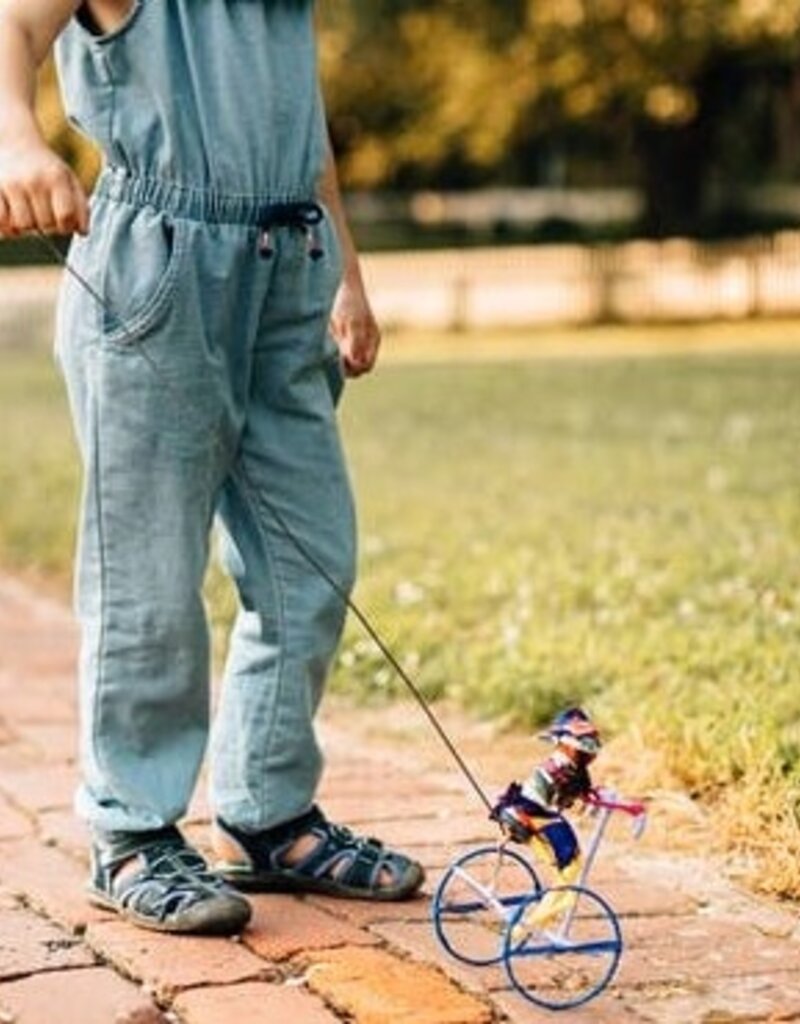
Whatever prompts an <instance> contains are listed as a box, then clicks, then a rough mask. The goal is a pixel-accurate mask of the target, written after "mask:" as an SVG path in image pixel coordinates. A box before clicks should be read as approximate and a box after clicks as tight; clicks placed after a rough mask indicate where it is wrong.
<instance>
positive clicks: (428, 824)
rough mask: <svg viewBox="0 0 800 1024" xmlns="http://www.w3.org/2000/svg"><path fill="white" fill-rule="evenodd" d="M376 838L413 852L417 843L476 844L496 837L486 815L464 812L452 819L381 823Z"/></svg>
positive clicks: (405, 820)
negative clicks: (461, 815) (459, 816)
mask: <svg viewBox="0 0 800 1024" xmlns="http://www.w3.org/2000/svg"><path fill="white" fill-rule="evenodd" d="M378 839H380V840H382V841H383V842H384V843H386V844H387V845H389V846H396V847H398V848H400V849H408V850H409V851H411V852H412V853H413V849H414V847H416V846H431V845H438V844H439V843H442V844H449V845H462V844H467V843H474V844H475V845H476V846H478V845H481V844H484V843H491V842H494V841H495V840H496V839H497V830H496V829H494V828H493V827H492V824H491V822H489V821H487V820H486V816H485V815H478V814H473V815H470V814H467V813H465V814H464V816H463V817H461V818H457V819H455V820H449V819H442V818H414V817H410V816H409V817H405V818H402V819H400V820H398V821H385V822H383V823H382V824H381V827H380V834H379V835H378Z"/></svg>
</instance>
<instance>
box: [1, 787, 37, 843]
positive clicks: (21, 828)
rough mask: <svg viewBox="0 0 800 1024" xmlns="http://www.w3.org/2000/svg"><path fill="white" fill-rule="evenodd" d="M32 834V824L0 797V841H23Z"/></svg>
mask: <svg viewBox="0 0 800 1024" xmlns="http://www.w3.org/2000/svg"><path fill="white" fill-rule="evenodd" d="M32 833H33V824H32V823H31V820H30V818H27V817H26V816H25V815H24V814H23V813H22V812H21V811H19V810H17V808H16V807H13V806H12V805H11V803H10V802H9V801H8V800H7V799H6V798H5V797H4V796H0V839H23V838H25V837H26V836H30V835H32Z"/></svg>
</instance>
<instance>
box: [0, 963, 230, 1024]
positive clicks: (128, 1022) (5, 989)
mask: <svg viewBox="0 0 800 1024" xmlns="http://www.w3.org/2000/svg"><path fill="white" fill-rule="evenodd" d="M0 1009H1V1010H2V1011H3V1012H5V1013H6V1014H7V1015H8V1019H10V1020H12V1021H14V1024H17V1022H18V1024H56V1022H57V1024H166V1018H165V1017H164V1016H163V1014H162V1013H161V1012H160V1011H159V1010H158V1008H157V1007H156V1006H155V1005H154V1004H153V1003H152V1002H151V1001H150V1000H149V999H148V998H147V997H146V996H145V995H144V994H143V993H142V992H141V990H140V989H138V988H137V987H136V986H135V985H132V984H131V983H130V982H128V981H124V980H123V979H122V978H120V977H118V976H117V975H116V974H114V972H113V971H110V970H108V969H107V968H104V967H95V968H91V969H89V970H80V971H58V972H57V973H54V974H38V975H36V976H34V977H32V978H25V979H24V980H22V981H15V982H11V983H9V984H6V985H3V986H2V987H1V988H0ZM3 1019H4V1018H3V1017H0V1020H3ZM223 1019H224V1018H223Z"/></svg>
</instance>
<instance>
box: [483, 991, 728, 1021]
mask: <svg viewBox="0 0 800 1024" xmlns="http://www.w3.org/2000/svg"><path fill="white" fill-rule="evenodd" d="M492 1001H493V1003H495V1005H496V1006H498V1007H499V1009H501V1010H502V1011H503V1013H505V1014H506V1016H507V1017H508V1021H509V1024H553V1019H554V1018H556V1019H558V1020H564V1021H566V1022H567V1024H645V1022H652V1021H658V1024H667V1021H666V1018H664V1017H662V1016H661V1014H660V1012H659V1010H653V1009H652V1008H651V1011H650V1013H648V1015H647V1016H641V1015H640V1014H639V1013H637V1012H636V1010H634V1009H633V1008H632V1007H630V1006H629V1005H627V1003H625V1002H624V1001H622V1000H621V999H620V998H619V994H618V993H616V992H615V991H614V989H613V987H612V988H609V989H607V990H606V991H605V992H604V993H603V994H602V995H601V996H600V997H599V998H598V999H595V1000H593V1001H592V1002H591V1003H587V1004H586V1005H585V1006H579V1007H577V1008H576V1009H574V1010H565V1011H562V1012H561V1013H555V1012H554V1011H552V1010H545V1009H541V1008H539V1007H537V1006H535V1005H534V1004H533V1003H531V1002H529V1001H528V1000H527V999H525V998H523V996H521V995H520V994H519V992H517V991H516V990H515V989H507V990H505V991H502V992H493V993H492ZM659 1009H660V1008H659ZM711 1019H712V1018H709V1021H710V1020H711ZM700 1021H701V1018H700V1017H693V1016H691V1015H690V1016H687V1017H682V1018H677V1019H676V1020H675V1021H674V1024H700ZM720 1024H722V1022H721V1021H720ZM730 1024H733V1022H732V1021H731V1022H730Z"/></svg>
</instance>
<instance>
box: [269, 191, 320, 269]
mask: <svg viewBox="0 0 800 1024" xmlns="http://www.w3.org/2000/svg"><path fill="white" fill-rule="evenodd" d="M324 217H325V213H324V211H323V209H322V207H321V206H320V205H319V203H313V202H304V203H269V204H268V205H267V206H265V207H264V208H263V209H262V210H261V213H260V215H259V218H258V225H259V229H260V230H259V236H258V254H259V256H260V257H261V258H262V259H264V260H270V259H272V257H273V256H274V255H275V247H274V246H273V244H272V231H273V228H298V229H300V230H301V231H305V233H306V239H307V241H308V255H309V257H310V258H311V259H312V260H319V259H321V258H322V257H323V256H324V254H325V253H324V250H323V248H322V243H321V241H320V236H319V225H320V224H321V223H322V221H323V219H324Z"/></svg>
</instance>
